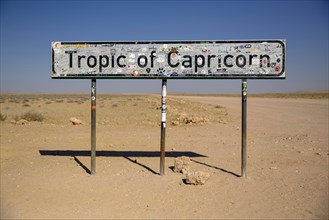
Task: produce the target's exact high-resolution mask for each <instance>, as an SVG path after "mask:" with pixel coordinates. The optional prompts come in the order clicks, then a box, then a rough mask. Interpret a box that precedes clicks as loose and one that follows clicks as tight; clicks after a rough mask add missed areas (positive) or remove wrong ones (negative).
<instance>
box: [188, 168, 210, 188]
mask: <svg viewBox="0 0 329 220" xmlns="http://www.w3.org/2000/svg"><path fill="white" fill-rule="evenodd" d="M209 177H210V174H209V173H207V172H203V171H197V172H189V173H187V175H186V183H187V184H192V185H204V184H205V183H206V182H207V180H208V179H209Z"/></svg>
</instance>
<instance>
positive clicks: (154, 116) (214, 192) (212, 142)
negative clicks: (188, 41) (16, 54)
mask: <svg viewBox="0 0 329 220" xmlns="http://www.w3.org/2000/svg"><path fill="white" fill-rule="evenodd" d="M328 100H329V99H328V92H324V93H321V94H304V95H301V94H297V95H296V94H293V95H289V94H286V95H278V94H276V95H263V96H262V95H258V96H257V95H255V96H252V95H251V96H248V101H247V103H248V110H247V111H248V117H247V121H248V125H247V129H248V130H247V155H248V156H247V176H246V177H240V174H241V97H240V96H239V95H236V96H210V95H202V96H198V95H193V96H187V95H171V94H168V112H167V113H168V116H167V134H166V165H165V175H164V176H160V175H159V166H160V165H159V161H160V159H159V149H160V119H161V110H160V103H161V97H160V95H113V94H110V95H107V94H100V95H98V96H97V134H96V135H97V158H96V174H95V175H90V156H89V155H90V152H89V151H90V97H89V94H67V95H64V94H57V95H56V94H54V95H51V94H46V95H44V94H43V95H42V94H31V95H29V94H25V95H23V94H1V99H0V101H1V219H328V209H329V207H328V204H329V201H328V200H329V199H328V197H329V196H328V157H329V151H328V124H329V122H328V115H329V114H328V113H329V112H328V109H329V106H328ZM72 117H75V118H78V119H80V120H81V121H82V124H81V125H73V124H72V123H71V122H70V118H72ZM22 119H24V120H22ZM181 156H188V157H189V158H190V159H191V167H190V170H191V171H204V172H207V173H209V174H210V178H209V179H208V181H207V182H206V183H205V184H204V185H189V184H187V183H186V181H185V179H186V175H184V174H182V173H175V172H173V169H172V167H173V166H174V160H175V158H177V157H181Z"/></svg>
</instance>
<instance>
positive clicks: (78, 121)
mask: <svg viewBox="0 0 329 220" xmlns="http://www.w3.org/2000/svg"><path fill="white" fill-rule="evenodd" d="M70 122H71V123H72V124H73V125H82V121H81V120H80V119H77V118H75V117H72V118H70Z"/></svg>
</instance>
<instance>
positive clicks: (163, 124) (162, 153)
mask: <svg viewBox="0 0 329 220" xmlns="http://www.w3.org/2000/svg"><path fill="white" fill-rule="evenodd" d="M166 96H167V79H162V93H161V143H160V175H161V176H163V175H164V174H165V171H164V167H165V156H166V155H165V154H166V151H165V143H166V114H167V113H166V111H167V106H166Z"/></svg>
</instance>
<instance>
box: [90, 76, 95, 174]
mask: <svg viewBox="0 0 329 220" xmlns="http://www.w3.org/2000/svg"><path fill="white" fill-rule="evenodd" d="M95 172H96V79H92V80H91V175H94V174H95Z"/></svg>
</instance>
